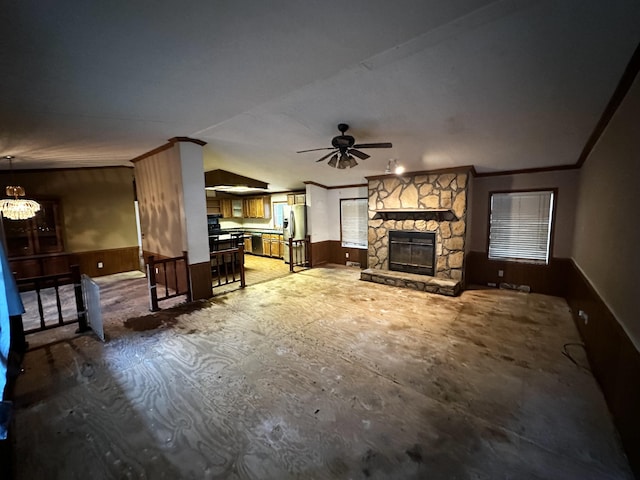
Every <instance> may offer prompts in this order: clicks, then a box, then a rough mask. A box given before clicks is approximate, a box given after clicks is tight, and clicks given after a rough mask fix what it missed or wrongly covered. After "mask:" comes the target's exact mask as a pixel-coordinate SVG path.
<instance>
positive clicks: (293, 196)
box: [287, 193, 306, 205]
mask: <svg viewBox="0 0 640 480" xmlns="http://www.w3.org/2000/svg"><path fill="white" fill-rule="evenodd" d="M305 203H306V196H305V194H304V193H289V194H287V205H304V204H305Z"/></svg>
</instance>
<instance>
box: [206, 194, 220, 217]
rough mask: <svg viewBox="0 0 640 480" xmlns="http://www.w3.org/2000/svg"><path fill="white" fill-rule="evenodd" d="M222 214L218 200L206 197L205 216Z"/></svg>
mask: <svg viewBox="0 0 640 480" xmlns="http://www.w3.org/2000/svg"><path fill="white" fill-rule="evenodd" d="M216 213H222V204H221V202H220V199H219V198H208V197H207V215H213V214H216Z"/></svg>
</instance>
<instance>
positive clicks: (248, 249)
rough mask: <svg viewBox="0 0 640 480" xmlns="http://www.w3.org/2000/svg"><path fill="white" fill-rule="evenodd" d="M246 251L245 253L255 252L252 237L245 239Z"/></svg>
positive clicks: (248, 236)
mask: <svg viewBox="0 0 640 480" xmlns="http://www.w3.org/2000/svg"><path fill="white" fill-rule="evenodd" d="M244 251H245V253H252V252H253V245H252V244H251V236H250V235H247V236H245V237H244Z"/></svg>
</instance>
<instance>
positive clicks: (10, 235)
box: [2, 200, 64, 258]
mask: <svg viewBox="0 0 640 480" xmlns="http://www.w3.org/2000/svg"><path fill="white" fill-rule="evenodd" d="M38 202H39V203H40V211H39V212H38V213H37V214H36V216H35V217H33V218H29V219H27V220H10V219H8V218H3V219H2V224H3V227H4V232H5V237H6V239H7V256H8V257H10V258H11V257H24V256H30V255H43V254H45V255H46V254H51V253H60V252H63V251H64V245H63V243H62V222H61V219H60V206H59V204H58V202H57V201H55V200H38Z"/></svg>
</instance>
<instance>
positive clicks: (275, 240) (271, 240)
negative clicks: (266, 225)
mask: <svg viewBox="0 0 640 480" xmlns="http://www.w3.org/2000/svg"><path fill="white" fill-rule="evenodd" d="M262 252H263V254H264V255H266V256H267V257H276V258H283V257H284V236H283V235H279V234H276V233H273V234H269V233H264V234H262Z"/></svg>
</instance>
